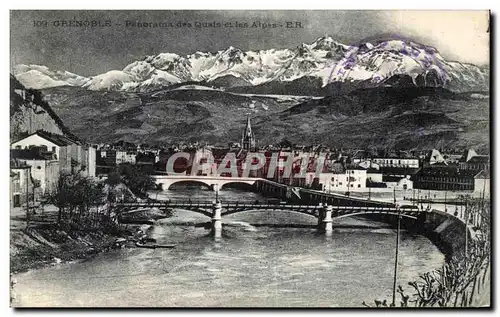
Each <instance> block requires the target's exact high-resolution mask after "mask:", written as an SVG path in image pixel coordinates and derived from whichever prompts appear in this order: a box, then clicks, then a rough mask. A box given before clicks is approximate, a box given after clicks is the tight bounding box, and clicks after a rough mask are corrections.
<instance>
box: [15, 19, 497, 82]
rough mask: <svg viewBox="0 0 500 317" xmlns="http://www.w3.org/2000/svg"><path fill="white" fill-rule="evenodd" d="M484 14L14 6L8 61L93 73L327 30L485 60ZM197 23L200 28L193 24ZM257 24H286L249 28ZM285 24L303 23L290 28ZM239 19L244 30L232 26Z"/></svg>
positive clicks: (340, 36) (277, 44)
mask: <svg viewBox="0 0 500 317" xmlns="http://www.w3.org/2000/svg"><path fill="white" fill-rule="evenodd" d="M488 15H489V13H488V12H487V11H327V10H316V11H290V10H288V11H284V10H275V11H272V10H266V11H256V10H253V11H215V10H212V11H210V10H205V11H157V10H156V11H33V10H30V11H11V13H10V45H11V63H10V64H11V66H13V65H17V64H38V65H45V66H48V67H49V68H51V69H54V70H67V71H70V72H73V73H76V74H79V75H83V76H92V75H96V74H100V73H103V72H106V71H109V70H112V69H123V68H124V67H125V66H126V65H128V64H130V63H131V62H133V61H135V60H138V59H142V58H143V57H145V56H146V55H156V54H158V53H163V52H170V53H177V54H179V55H186V54H191V53H194V52H196V51H210V52H215V51H218V50H222V49H225V48H227V47H229V46H234V47H238V48H240V49H242V50H244V51H245V50H259V49H270V48H276V49H278V48H290V49H293V48H295V47H297V46H298V45H299V44H301V43H311V42H313V41H315V40H316V39H318V38H319V37H321V36H325V35H330V36H331V37H332V38H333V39H334V40H336V41H338V42H341V43H343V44H354V43H358V42H360V41H363V40H364V39H370V38H376V37H378V36H381V35H390V36H397V37H405V38H411V39H414V40H415V41H417V42H420V43H422V44H426V45H430V46H434V47H435V48H437V49H438V51H439V52H440V53H441V55H442V56H443V57H444V58H445V59H447V60H455V61H460V62H465V63H472V64H476V65H488V64H489V33H488V24H489V20H488ZM35 21H38V22H35ZM63 21H65V22H66V23H69V22H68V21H82V22H83V21H99V22H100V23H101V25H103V27H79V26H63V25H62V24H63ZM127 21H129V22H153V23H154V22H156V23H159V22H162V23H172V24H173V25H174V26H175V25H177V23H179V22H180V23H186V24H191V27H189V26H188V25H185V26H184V27H180V28H178V27H170V26H167V27H159V28H143V27H133V26H128V27H127ZM196 22H199V23H202V24H204V25H205V27H203V28H198V27H196V24H195V23H196ZM254 22H260V23H261V24H262V23H268V24H273V23H274V24H277V25H283V27H280V26H278V27H276V28H262V27H254V28H252V27H250V26H251V25H252V24H253V23H254ZM287 22H291V24H289V26H298V24H296V22H299V23H300V26H302V27H293V28H287V27H286V26H287ZM35 23H36V24H35ZM45 23H46V26H45ZM106 23H109V24H110V25H109V26H106ZM209 23H212V24H216V23H221V27H212V26H210V25H207V24H209ZM224 23H231V24H232V26H231V27H224ZM236 23H238V24H239V25H241V24H244V23H247V27H246V28H245V27H235V24H236Z"/></svg>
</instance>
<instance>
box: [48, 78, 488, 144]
mask: <svg viewBox="0 0 500 317" xmlns="http://www.w3.org/2000/svg"><path fill="white" fill-rule="evenodd" d="M43 95H44V98H45V99H46V100H47V101H48V102H49V103H50V104H51V106H52V107H53V109H54V110H55V112H56V113H57V114H58V115H59V116H60V117H61V118H62V119H63V120H64V122H67V124H68V125H69V126H71V127H72V130H73V131H75V133H76V134H77V135H78V136H79V137H81V138H82V139H84V140H87V141H90V142H115V141H118V140H125V141H129V142H141V143H157V144H169V143H174V142H175V143H177V142H189V141H201V142H203V141H206V142H209V143H211V144H219V145H226V144H227V142H230V141H239V139H240V137H241V131H242V129H243V127H244V124H245V120H246V116H247V115H250V116H251V117H252V125H253V129H254V132H255V134H256V137H257V140H258V144H259V145H267V144H273V143H277V142H279V141H281V140H282V139H283V138H287V139H289V140H291V141H292V142H294V143H297V144H312V143H316V144H318V143H322V144H325V145H329V146H338V147H351V148H352V147H370V146H374V147H403V148H434V147H440V146H464V147H467V146H474V147H477V148H487V147H488V144H489V97H488V95H486V94H485V93H461V94H457V93H453V92H450V91H448V90H446V89H443V88H439V87H437V88H436V87H427V88H416V87H383V88H382V87H378V88H367V89H357V90H351V91H350V92H348V93H339V94H337V95H335V96H328V97H325V98H320V99H312V98H307V97H290V96H270V95H267V96H262V95H239V94H235V93H231V92H227V91H226V92H225V91H221V90H214V89H211V88H207V87H202V86H195V85H188V86H180V85H176V88H175V89H172V90H168V89H162V90H158V91H155V92H144V93H136V92H117V91H111V92H103V91H91V90H87V89H83V88H78V87H55V88H50V89H45V90H43Z"/></svg>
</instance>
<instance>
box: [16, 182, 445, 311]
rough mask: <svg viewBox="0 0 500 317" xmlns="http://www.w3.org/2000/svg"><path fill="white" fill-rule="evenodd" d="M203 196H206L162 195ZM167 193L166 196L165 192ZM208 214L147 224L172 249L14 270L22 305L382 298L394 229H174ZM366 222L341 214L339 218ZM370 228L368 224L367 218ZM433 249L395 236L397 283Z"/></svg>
mask: <svg viewBox="0 0 500 317" xmlns="http://www.w3.org/2000/svg"><path fill="white" fill-rule="evenodd" d="M220 194H221V197H225V198H228V199H229V198H230V199H242V200H244V199H253V200H255V199H262V197H260V196H259V195H257V194H255V193H241V192H238V191H226V192H224V191H221V192H220ZM183 195H184V196H185V197H192V198H196V199H205V198H208V197H213V192H210V191H208V190H207V191H204V190H185V191H183V192H178V191H177V192H175V195H174V194H173V192H167V193H162V195H161V196H162V198H163V199H168V198H169V197H172V198H173V199H176V198H178V197H181V196H183ZM174 196H175V197H174ZM186 221H193V222H205V221H209V218H207V217H205V216H203V215H200V214H197V213H193V212H189V211H177V212H176V214H175V216H174V217H173V218H169V219H164V220H162V221H160V222H159V223H158V224H157V225H155V226H154V227H153V229H152V231H151V235H152V236H153V237H154V238H156V239H158V242H159V243H162V242H165V243H176V244H177V248H175V249H155V250H151V249H124V250H120V251H113V252H110V253H108V254H103V255H101V256H98V257H96V258H95V259H92V260H89V261H86V262H82V263H74V264H64V265H60V266H56V267H52V268H49V269H43V270H38V271H33V272H29V273H26V274H22V275H21V276H19V277H18V282H19V283H18V285H17V287H16V289H17V292H18V294H19V296H20V302H19V304H20V305H28V306H170V307H175V306H202V307H203V306H204V307H206V306H267V307H273V306H274V307H275V306H279V307H289V306H294V307H302V306H308V307H310V306H324V307H327V306H361V303H362V302H363V301H366V302H372V300H373V299H375V298H387V299H390V298H391V294H392V281H393V280H392V277H393V268H394V266H393V265H394V244H395V232H394V231H393V230H392V229H390V228H387V226H384V225H381V226H380V228H379V229H361V230H360V229H338V228H337V229H336V230H335V232H334V233H333V236H332V237H331V238H330V239H327V238H326V237H324V236H322V235H319V234H317V233H316V232H315V231H314V230H311V229H292V228H270V227H254V226H252V225H250V224H251V223H272V222H273V221H274V222H281V221H288V222H290V223H296V224H297V223H298V224H315V223H316V219H315V218H313V217H309V216H307V215H303V214H295V213H283V212H246V213H238V214H233V215H230V216H227V217H225V218H224V219H223V222H224V223H225V225H224V237H223V240H222V241H220V242H218V243H215V242H213V241H212V238H211V237H210V236H209V234H208V233H209V232H208V231H207V230H205V229H203V228H195V227H193V226H182V225H176V223H183V222H186ZM368 222H369V221H367V220H360V219H354V218H345V219H343V220H342V223H344V224H345V223H349V224H366V223H368ZM369 224H370V225H373V224H374V222H369ZM443 261H444V257H443V255H442V254H441V253H440V252H439V251H438V250H437V248H436V247H435V246H434V245H432V244H431V243H430V241H429V240H427V239H426V238H424V237H420V236H410V235H408V234H406V233H403V234H402V238H401V243H400V262H399V279H400V284H401V285H402V286H403V287H405V288H406V289H408V291H410V289H409V288H408V286H407V282H408V281H411V280H413V279H415V278H417V277H418V274H419V273H423V272H426V271H429V270H431V269H434V268H437V267H439V266H441V264H442V263H443Z"/></svg>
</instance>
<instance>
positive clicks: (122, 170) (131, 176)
mask: <svg viewBox="0 0 500 317" xmlns="http://www.w3.org/2000/svg"><path fill="white" fill-rule="evenodd" d="M118 173H119V174H120V175H121V179H122V180H123V183H125V185H126V186H127V187H128V188H129V189H130V190H131V191H132V193H134V194H135V195H137V196H139V197H147V191H148V190H152V189H155V181H154V180H153V178H152V177H151V176H150V175H148V174H146V173H144V172H142V171H141V170H140V169H139V168H137V167H136V166H133V165H131V164H121V165H120V166H119V167H118Z"/></svg>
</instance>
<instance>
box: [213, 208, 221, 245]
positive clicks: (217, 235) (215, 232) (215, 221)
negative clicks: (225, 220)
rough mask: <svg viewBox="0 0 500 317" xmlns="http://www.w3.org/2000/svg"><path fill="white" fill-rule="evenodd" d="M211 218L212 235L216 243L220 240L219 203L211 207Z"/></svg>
mask: <svg viewBox="0 0 500 317" xmlns="http://www.w3.org/2000/svg"><path fill="white" fill-rule="evenodd" d="M213 211H214V213H213V216H212V235H213V237H214V239H215V241H218V240H220V239H221V238H222V216H221V213H222V204H221V203H220V201H217V202H216V203H215V204H214V205H213Z"/></svg>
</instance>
